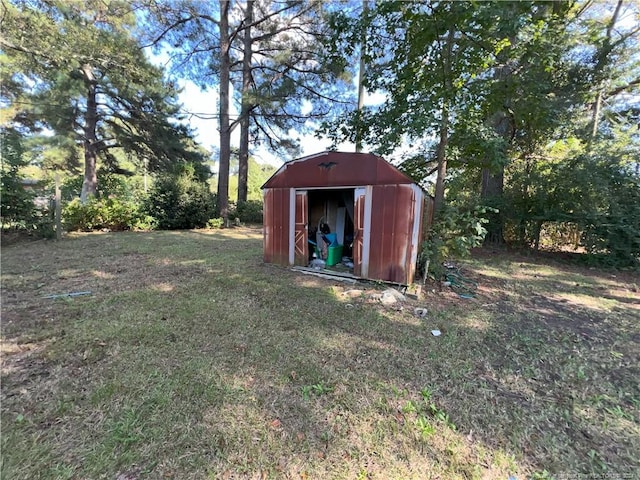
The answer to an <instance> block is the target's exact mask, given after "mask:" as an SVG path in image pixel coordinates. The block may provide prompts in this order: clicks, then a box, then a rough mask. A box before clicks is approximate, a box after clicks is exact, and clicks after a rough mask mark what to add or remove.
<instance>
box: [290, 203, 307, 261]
mask: <svg viewBox="0 0 640 480" xmlns="http://www.w3.org/2000/svg"><path fill="white" fill-rule="evenodd" d="M295 208H296V212H295V219H296V223H295V235H294V242H295V253H294V256H295V264H296V265H302V266H306V265H307V263H309V242H308V241H307V238H308V236H307V224H308V222H309V220H308V216H309V209H308V197H307V192H296V205H295Z"/></svg>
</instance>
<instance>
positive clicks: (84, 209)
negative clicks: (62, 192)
mask: <svg viewBox="0 0 640 480" xmlns="http://www.w3.org/2000/svg"><path fill="white" fill-rule="evenodd" d="M62 218H63V221H64V226H65V228H66V230H68V231H74V230H81V231H85V232H86V231H91V230H101V229H108V230H113V231H119V230H151V229H152V228H153V227H154V226H155V225H154V224H155V221H154V220H153V218H151V217H149V216H148V215H145V213H144V212H143V211H142V209H141V208H140V206H139V204H137V203H135V202H134V201H132V200H121V199H118V198H116V197H113V198H91V199H89V200H88V201H87V202H86V203H84V204H83V203H82V202H81V201H80V199H79V198H76V199H74V200H72V201H71V202H69V203H68V204H67V205H65V207H64V209H63V212H62Z"/></svg>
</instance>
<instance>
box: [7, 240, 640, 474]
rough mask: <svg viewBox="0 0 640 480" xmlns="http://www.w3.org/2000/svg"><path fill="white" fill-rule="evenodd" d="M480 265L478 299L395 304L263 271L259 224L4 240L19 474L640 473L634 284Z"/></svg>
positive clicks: (489, 259) (12, 427)
mask: <svg viewBox="0 0 640 480" xmlns="http://www.w3.org/2000/svg"><path fill="white" fill-rule="evenodd" d="M463 272H464V273H465V274H466V275H468V276H469V277H471V278H473V279H474V280H476V281H478V283H479V289H478V297H477V298H476V299H462V298H459V297H457V296H456V295H454V294H453V293H451V292H449V291H448V290H446V289H445V290H444V291H443V292H441V293H440V292H438V291H437V289H435V291H434V292H433V293H431V289H428V291H429V293H428V294H427V295H426V297H425V299H424V300H423V301H421V302H416V301H407V302H405V305H404V307H405V308H403V309H402V310H398V309H393V308H385V307H383V306H382V305H380V304H378V303H376V302H375V301H373V300H371V298H370V295H369V293H370V292H368V291H365V292H364V293H363V295H360V296H355V297H353V298H352V297H345V296H343V295H342V292H343V291H344V290H349V289H352V288H353V287H352V286H344V285H342V284H333V283H332V282H328V281H325V280H321V279H316V278H314V277H308V276H303V275H298V274H296V273H294V272H292V271H290V270H288V269H286V268H280V267H275V266H270V265H265V264H263V263H262V243H261V231H260V230H255V229H245V228H242V229H241V228H238V229H231V230H222V231H184V232H156V233H108V234H75V235H70V236H69V237H67V238H66V239H65V240H63V241H62V242H58V243H55V242H45V241H40V242H33V243H29V244H21V245H13V246H10V247H5V248H3V251H2V351H3V364H2V467H1V468H2V470H1V472H0V473H1V477H2V478H3V479H4V478H7V479H38V478H42V479H101V478H105V479H114V478H123V479H124V478H126V479H143V478H144V479H146V478H149V479H155V478H180V479H189V478H194V479H209V478H211V479H213V478H309V479H310V478H314V479H315V478H354V479H356V478H361V479H364V478H382V479H387V478H389V479H390V478H416V479H418V478H419V479H422V478H446V479H458V478H459V479H475V478H477V479H481V478H500V479H506V478H507V477H508V476H509V475H515V476H516V477H517V478H519V479H521V478H534V477H535V478H553V477H554V476H555V477H562V476H563V475H565V474H585V475H587V474H590V475H600V476H602V475H603V474H610V475H614V474H615V475H618V476H622V477H621V478H634V476H636V475H638V473H640V458H639V454H638V452H640V389H639V387H638V383H639V382H638V379H639V378H640V369H639V367H638V365H640V358H639V357H640V348H638V347H639V345H638V344H639V343H640V325H639V323H638V319H639V318H640V298H639V296H638V293H637V287H638V284H639V281H638V278H637V277H635V276H633V275H632V274H630V273H620V272H617V273H615V277H614V276H612V275H613V274H614V273H612V272H610V271H604V272H601V271H594V270H589V269H584V268H578V267H573V266H571V265H566V264H563V263H558V262H554V261H550V260H543V259H540V258H535V257H534V258H524V259H523V258H521V257H518V256H516V255H512V254H506V253H501V254H499V255H496V256H488V255H479V256H477V257H475V258H474V259H473V260H471V261H469V262H468V263H467V264H466V265H465V268H464V269H463ZM359 288H362V289H364V290H367V289H368V288H371V287H369V286H360V287H359ZM86 290H88V291H91V292H92V295H90V296H82V297H75V298H67V299H64V298H60V299H44V298H43V297H44V296H45V295H48V294H55V293H65V292H75V291H86ZM414 306H426V307H427V308H428V310H429V314H428V315H427V317H426V318H424V319H418V318H416V317H414V316H413V314H412V312H413V307H414ZM434 328H439V329H440V330H441V331H442V332H443V334H442V336H440V337H434V336H432V335H431V330H432V329H434ZM545 470H546V471H547V472H548V473H547V474H545V473H544V471H545ZM545 475H547V476H546V477H545Z"/></svg>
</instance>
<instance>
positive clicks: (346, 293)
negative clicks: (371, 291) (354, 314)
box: [342, 289, 363, 298]
mask: <svg viewBox="0 0 640 480" xmlns="http://www.w3.org/2000/svg"><path fill="white" fill-rule="evenodd" d="M362 293H363V292H362V290H357V289H352V290H346V291H344V292H342V296H343V297H348V298H357V297H361V296H362Z"/></svg>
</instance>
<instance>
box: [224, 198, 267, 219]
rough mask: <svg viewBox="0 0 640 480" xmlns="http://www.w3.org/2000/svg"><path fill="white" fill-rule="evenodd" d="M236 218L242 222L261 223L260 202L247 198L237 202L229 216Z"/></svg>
mask: <svg viewBox="0 0 640 480" xmlns="http://www.w3.org/2000/svg"><path fill="white" fill-rule="evenodd" d="M234 217H236V218H238V219H240V221H241V222H242V223H262V202H260V201H258V200H247V201H246V202H239V203H238V205H237V206H236V208H235V212H234V214H233V215H232V214H231V213H230V214H229V218H234Z"/></svg>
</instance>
